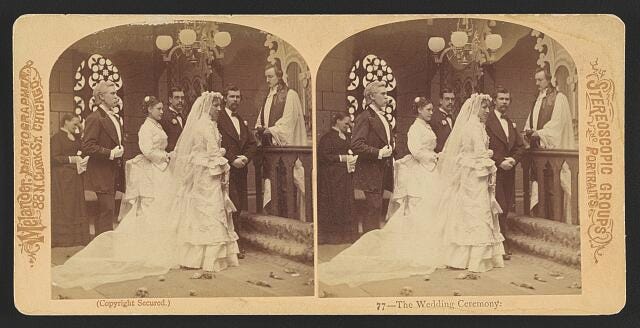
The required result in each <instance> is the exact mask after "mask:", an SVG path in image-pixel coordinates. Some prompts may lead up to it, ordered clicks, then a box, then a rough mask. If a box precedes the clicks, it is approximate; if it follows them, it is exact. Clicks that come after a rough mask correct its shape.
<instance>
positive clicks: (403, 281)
mask: <svg viewBox="0 0 640 328" xmlns="http://www.w3.org/2000/svg"><path fill="white" fill-rule="evenodd" d="M317 80H318V81H317V84H316V90H317V91H316V92H317V98H316V99H317V136H316V138H317V140H319V141H318V144H317V147H318V148H317V152H318V157H317V166H318V259H319V261H318V263H319V267H318V281H319V283H320V295H319V296H320V297H366V296H427V295H428V296H452V295H477V296H487V295H530V294H538V295H549V294H554V295H555V294H559V295H562V294H580V293H581V271H580V264H581V257H580V227H579V223H580V216H579V214H580V213H579V212H578V187H577V186H578V178H577V177H578V174H579V167H578V163H579V162H578V123H579V119H578V110H577V108H578V94H579V93H580V92H583V91H581V88H584V86H581V85H579V83H578V78H577V69H576V65H575V63H574V60H573V58H572V57H571V55H570V54H569V53H568V52H567V50H566V49H565V48H564V47H563V45H562V44H560V43H559V42H557V41H556V40H554V39H553V38H551V37H549V36H548V35H545V34H544V33H541V32H540V31H537V30H535V29H532V28H530V27H527V26H524V25H518V24H513V23H507V22H501V21H495V20H488V19H471V18H458V19H456V18H436V19H421V20H411V21H405V22H399V23H392V24H386V25H382V26H377V27H375V28H371V29H368V30H365V31H363V32H360V33H357V34H355V35H353V36H351V37H349V38H347V39H345V40H344V41H342V42H340V43H339V44H337V45H336V46H335V47H334V48H333V49H332V50H331V51H330V52H329V54H328V55H327V56H326V57H325V58H324V59H323V61H322V64H321V65H320V68H319V70H318V77H317Z"/></svg>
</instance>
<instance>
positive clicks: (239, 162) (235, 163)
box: [231, 157, 245, 169]
mask: <svg viewBox="0 0 640 328" xmlns="http://www.w3.org/2000/svg"><path fill="white" fill-rule="evenodd" d="M231 165H233V167H235V168H236V169H241V168H243V167H244V165H245V164H244V161H243V160H242V158H240V157H238V158H236V159H234V160H233V162H231Z"/></svg>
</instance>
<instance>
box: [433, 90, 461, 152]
mask: <svg viewBox="0 0 640 328" xmlns="http://www.w3.org/2000/svg"><path fill="white" fill-rule="evenodd" d="M455 99H456V98H455V94H454V93H453V90H451V89H449V88H442V90H441V91H440V107H438V109H437V110H434V111H433V115H432V116H431V121H429V125H431V129H432V130H433V133H435V134H436V148H435V152H436V153H439V152H441V151H442V148H444V144H445V142H447V138H449V134H451V130H452V129H453V125H454V124H455V117H453V104H454V102H455Z"/></svg>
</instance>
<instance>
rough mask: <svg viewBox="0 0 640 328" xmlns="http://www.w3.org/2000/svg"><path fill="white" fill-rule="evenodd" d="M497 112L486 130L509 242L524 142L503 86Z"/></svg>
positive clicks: (502, 226) (507, 250)
mask: <svg viewBox="0 0 640 328" xmlns="http://www.w3.org/2000/svg"><path fill="white" fill-rule="evenodd" d="M494 103H495V109H494V110H492V111H490V112H489V116H488V118H487V123H486V129H487V134H488V135H489V149H491V150H492V151H493V157H492V159H493V161H494V162H495V163H496V167H497V168H498V172H497V173H496V186H495V190H496V200H497V201H498V204H500V207H501V208H502V212H503V213H502V214H500V216H499V217H498V220H499V223H500V231H501V232H502V234H503V235H504V236H505V238H506V233H507V224H506V223H507V215H508V213H509V211H510V210H511V208H512V207H513V204H514V201H515V176H516V175H515V167H516V164H517V163H518V162H520V159H521V157H522V154H523V153H524V142H523V140H522V136H521V135H520V133H518V130H517V129H516V125H515V123H513V121H511V119H510V118H509V117H508V116H507V111H508V110H509V104H510V103H511V95H510V93H509V90H507V89H505V88H504V87H501V86H499V87H498V88H497V89H496V95H495V96H494ZM504 248H505V253H506V254H505V255H504V258H505V259H506V260H508V259H510V258H511V252H510V247H508V242H507V241H506V240H505V242H504Z"/></svg>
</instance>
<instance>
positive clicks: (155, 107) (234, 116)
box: [49, 20, 314, 299]
mask: <svg viewBox="0 0 640 328" xmlns="http://www.w3.org/2000/svg"><path fill="white" fill-rule="evenodd" d="M50 81H51V88H50V94H49V96H50V106H51V110H50V116H49V118H50V123H49V124H50V134H51V135H50V138H51V144H50V147H51V198H52V199H51V265H52V269H51V270H52V271H51V272H52V276H51V284H52V295H51V296H52V298H53V299H78V298H98V299H104V298H126V297H142V298H144V297H153V298H159V297H224V296H235V297H239V296H243V297H250V296H262V297H271V296H311V295H313V292H314V282H313V281H314V280H313V275H314V269H313V226H312V222H313V215H312V213H313V211H312V204H313V202H312V192H311V190H312V188H311V174H312V148H311V144H312V142H311V81H310V73H309V68H308V66H307V64H306V62H305V60H304V58H302V56H301V55H300V54H299V53H298V52H297V51H296V49H295V48H293V47H292V46H291V45H290V44H288V43H287V42H286V41H285V40H282V39H280V38H279V37H278V36H276V35H272V34H270V33H268V32H267V31H261V30H257V29H254V28H250V27H246V26H242V25H236V24H228V23H217V22H211V21H209V22H207V21H197V20H184V21H173V22H167V23H159V24H139V25H122V26H115V27H112V28H108V29H105V30H102V31H99V32H97V33H93V34H91V35H87V36H86V37H84V38H82V39H80V40H78V41H77V42H75V43H74V44H72V45H70V46H69V47H68V48H67V49H66V50H65V51H64V52H63V53H62V54H60V56H59V57H58V59H57V61H56V62H55V64H54V66H53V69H52V72H51V78H50Z"/></svg>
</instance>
